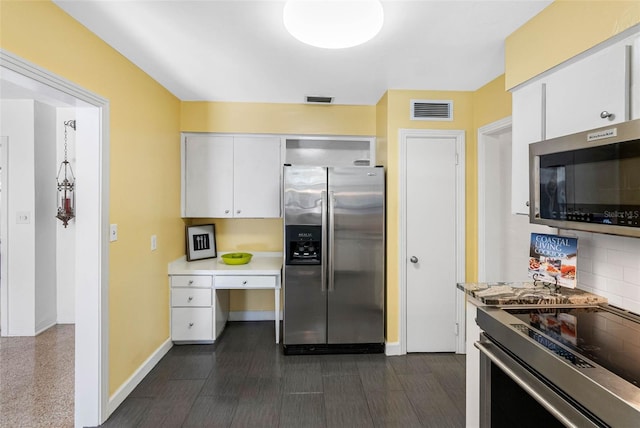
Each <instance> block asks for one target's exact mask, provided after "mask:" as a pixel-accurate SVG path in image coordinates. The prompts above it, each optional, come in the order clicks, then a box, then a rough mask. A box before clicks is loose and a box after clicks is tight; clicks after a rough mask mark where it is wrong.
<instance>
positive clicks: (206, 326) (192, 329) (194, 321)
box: [171, 308, 214, 342]
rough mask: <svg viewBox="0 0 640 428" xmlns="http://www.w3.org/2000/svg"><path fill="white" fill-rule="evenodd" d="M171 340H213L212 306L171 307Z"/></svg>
mask: <svg viewBox="0 0 640 428" xmlns="http://www.w3.org/2000/svg"><path fill="white" fill-rule="evenodd" d="M171 340H173V341H194V342H196V341H212V340H214V337H213V310H212V309H211V308H171Z"/></svg>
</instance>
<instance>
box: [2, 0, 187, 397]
mask: <svg viewBox="0 0 640 428" xmlns="http://www.w3.org/2000/svg"><path fill="white" fill-rule="evenodd" d="M0 8H1V9H0V12H1V15H0V47H2V49H5V50H6V51H9V52H12V53H14V54H16V55H18V56H20V57H22V58H24V59H26V60H28V61H31V62H33V63H35V64H37V65H38V66H40V67H42V68H44V69H46V70H49V71H51V72H53V73H55V74H57V75H59V76H62V77H64V78H65V79H68V80H70V81H72V82H75V83H77V84H79V85H80V86H82V87H84V88H86V89H88V90H90V91H92V92H94V93H96V94H99V95H101V96H103V97H105V98H107V99H108V100H109V103H110V116H111V127H110V157H111V159H110V162H111V167H110V177H111V179H110V195H109V200H110V207H109V222H110V223H117V224H118V235H119V239H118V241H116V242H113V243H111V244H110V246H109V259H110V264H109V319H110V323H109V391H110V393H113V392H114V391H116V390H117V389H118V387H120V386H121V385H122V384H123V383H124V382H125V381H126V379H127V378H129V377H130V376H131V375H132V374H133V373H134V371H135V370H137V369H138V368H139V367H140V365H141V364H142V363H143V362H144V361H145V360H146V359H147V358H148V357H149V356H150V355H151V354H152V352H153V351H155V350H156V349H157V348H158V347H159V346H160V345H161V344H162V343H163V342H164V341H166V340H167V339H168V338H169V309H168V308H169V291H168V284H167V263H168V262H169V261H171V260H173V259H175V258H177V257H179V256H180V255H182V254H184V224H183V222H182V220H181V219H180V180H179V179H178V177H180V128H179V123H180V103H179V101H178V100H177V99H176V98H175V97H174V96H173V95H171V94H170V93H169V92H168V91H167V90H166V89H164V88H163V87H162V86H160V85H159V84H158V83H157V82H155V81H154V80H152V79H151V78H150V77H149V76H148V75H146V74H145V73H143V72H142V71H141V70H140V69H138V68H137V67H136V66H134V65H133V64H132V63H130V62H129V61H128V60H126V59H125V58H124V57H122V56H121V55H120V54H119V53H117V52H116V51H114V50H113V49H111V48H110V47H109V46H108V45H107V44H106V43H104V42H103V41H102V40H100V39H99V38H97V37H96V36H95V35H94V34H93V33H90V32H89V31H87V29H86V28H84V27H83V26H81V25H80V24H79V23H78V22H76V21H75V20H73V19H72V18H70V17H69V16H68V15H67V14H65V13H64V12H62V11H61V10H60V9H59V8H58V7H57V6H56V5H54V4H53V3H51V2H49V1H6V0H3V1H2V2H1V3H0ZM78 126H82V124H78ZM79 186H81V183H80V184H79ZM78 192H79V193H78V196H79V197H81V195H82V193H81V192H82V190H81V188H80V187H79V188H78ZM79 214H80V213H79ZM152 234H156V235H157V237H158V250H157V251H154V252H151V251H150V237H151V235H152ZM77 286H79V287H80V286H82V284H77Z"/></svg>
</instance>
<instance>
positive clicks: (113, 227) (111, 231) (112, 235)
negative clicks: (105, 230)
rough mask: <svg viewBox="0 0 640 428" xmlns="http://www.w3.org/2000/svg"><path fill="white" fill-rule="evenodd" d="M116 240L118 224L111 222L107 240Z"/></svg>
mask: <svg viewBox="0 0 640 428" xmlns="http://www.w3.org/2000/svg"><path fill="white" fill-rule="evenodd" d="M117 240H118V225H117V224H112V225H111V226H109V241H110V242H113V241H117Z"/></svg>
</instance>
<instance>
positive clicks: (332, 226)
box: [329, 192, 336, 291]
mask: <svg viewBox="0 0 640 428" xmlns="http://www.w3.org/2000/svg"><path fill="white" fill-rule="evenodd" d="M334 205H335V194H334V193H333V192H329V227H330V231H329V291H333V290H334V289H335V287H334V281H333V253H334V251H333V250H334V247H335V242H334V235H335V232H336V231H335V222H334V221H333V220H334V219H333V215H334V212H333V211H334Z"/></svg>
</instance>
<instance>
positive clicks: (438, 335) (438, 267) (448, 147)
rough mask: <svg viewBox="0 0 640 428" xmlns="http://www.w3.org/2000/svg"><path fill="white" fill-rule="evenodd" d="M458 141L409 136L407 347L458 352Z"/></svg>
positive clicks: (407, 179)
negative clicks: (456, 295) (456, 299)
mask: <svg viewBox="0 0 640 428" xmlns="http://www.w3.org/2000/svg"><path fill="white" fill-rule="evenodd" d="M456 162H457V140H456V138H451V137H431V136H425V137H422V136H415V137H414V136H409V137H407V138H406V234H405V236H406V241H405V242H406V253H405V254H406V257H405V259H406V260H405V264H404V266H403V269H406V319H407V321H406V329H407V330H406V351H407V352H453V351H455V350H456V304H455V293H456V279H457V278H456V268H457V266H456V263H457V253H456V245H457V243H456V241H457V239H456V237H457V229H456V226H457V215H456V213H457V210H456V206H457V197H456V196H457V193H456V192H457V181H456V178H457V174H456V173H457V165H456Z"/></svg>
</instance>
